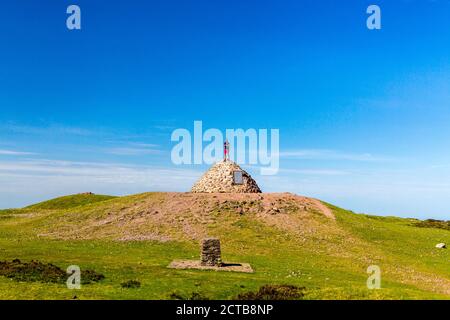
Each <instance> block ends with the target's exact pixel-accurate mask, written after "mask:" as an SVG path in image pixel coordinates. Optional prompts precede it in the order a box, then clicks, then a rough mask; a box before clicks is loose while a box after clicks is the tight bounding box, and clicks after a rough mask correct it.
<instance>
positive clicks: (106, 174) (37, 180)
mask: <svg viewBox="0 0 450 320" xmlns="http://www.w3.org/2000/svg"><path fill="white" fill-rule="evenodd" d="M201 173H202V172H201V171H196V170H191V169H186V168H184V167H183V168H163V167H156V166H154V167H152V166H138V165H127V164H120V163H95V162H75V161H59V160H37V159H29V160H21V161H2V162H0V208H7V207H20V206H24V205H27V204H30V203H33V202H36V201H42V200H45V199H49V198H53V197H56V196H62V195H67V194H72V193H78V192H85V191H92V192H95V193H104V194H114V195H124V194H133V193H139V192H146V191H188V190H189V189H190V187H191V186H192V184H193V183H194V182H195V181H196V180H197V179H198V178H199V177H200V175H201Z"/></svg>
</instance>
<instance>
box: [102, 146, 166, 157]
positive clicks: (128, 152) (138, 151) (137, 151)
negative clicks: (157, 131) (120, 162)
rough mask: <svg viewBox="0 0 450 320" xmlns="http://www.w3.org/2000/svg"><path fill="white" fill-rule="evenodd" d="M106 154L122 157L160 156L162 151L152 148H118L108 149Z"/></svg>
mask: <svg viewBox="0 0 450 320" xmlns="http://www.w3.org/2000/svg"><path fill="white" fill-rule="evenodd" d="M106 153H109V154H114V155H120V156H141V155H146V154H160V153H161V150H157V149H151V148H131V147H118V148H110V149H107V150H106Z"/></svg>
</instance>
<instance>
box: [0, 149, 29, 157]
mask: <svg viewBox="0 0 450 320" xmlns="http://www.w3.org/2000/svg"><path fill="white" fill-rule="evenodd" d="M31 154H35V153H33V152H23V151H13V150H4V149H0V155H6V156H25V155H31Z"/></svg>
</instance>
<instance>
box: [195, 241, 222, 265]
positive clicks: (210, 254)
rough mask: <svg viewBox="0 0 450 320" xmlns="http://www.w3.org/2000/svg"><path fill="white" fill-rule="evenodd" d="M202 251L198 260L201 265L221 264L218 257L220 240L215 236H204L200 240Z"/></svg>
mask: <svg viewBox="0 0 450 320" xmlns="http://www.w3.org/2000/svg"><path fill="white" fill-rule="evenodd" d="M201 249H202V252H201V255H200V262H201V265H202V266H216V267H220V266H222V259H221V257H220V240H219V239H217V238H206V239H203V241H202V248H201Z"/></svg>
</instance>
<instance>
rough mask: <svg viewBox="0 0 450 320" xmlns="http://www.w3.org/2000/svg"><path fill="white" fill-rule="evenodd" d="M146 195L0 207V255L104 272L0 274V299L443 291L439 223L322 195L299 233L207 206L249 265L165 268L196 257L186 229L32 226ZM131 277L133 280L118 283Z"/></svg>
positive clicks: (443, 236)
mask: <svg viewBox="0 0 450 320" xmlns="http://www.w3.org/2000/svg"><path fill="white" fill-rule="evenodd" d="M70 197H71V198H70ZM74 197H75V198H74ZM97 197H98V196H96V199H99V198H97ZM149 197H154V198H155V199H156V200H155V201H161V200H160V199H159V198H158V197H159V196H158V195H157V194H156V195H155V194H144V195H135V196H130V197H121V198H114V199H112V198H103V201H102V200H99V201H100V202H95V201H87V202H84V201H85V200H81V199H80V197H78V195H77V196H69V198H68V199H64V198H66V197H63V198H58V199H55V200H53V201H48V202H44V203H41V204H39V205H36V206H31V207H28V208H26V209H17V210H0V217H3V218H1V219H0V260H2V261H5V260H12V259H16V258H18V259H20V260H21V261H31V260H38V261H41V262H44V263H52V264H54V265H56V266H59V267H60V268H62V269H63V270H65V269H66V268H67V267H68V266H69V265H79V266H80V268H81V269H82V270H83V269H91V270H95V271H96V272H98V273H101V274H103V275H105V279H104V280H102V281H100V282H98V283H93V284H87V285H82V288H81V289H80V290H69V289H67V288H66V286H65V285H63V284H51V283H41V282H18V281H14V280H11V279H8V278H6V277H1V276H0V299H71V298H73V296H77V298H79V299H169V298H174V297H184V298H189V297H204V298H209V299H231V298H235V297H237V296H238V295H239V294H245V293H246V292H250V291H251V292H258V290H259V289H260V288H261V287H262V286H264V285H268V284H271V285H293V286H297V287H304V288H305V289H304V291H302V292H303V293H304V296H302V298H303V299H449V298H450V293H449V292H450V287H449V284H450V268H449V262H450V254H449V250H448V249H447V250H446V249H436V248H434V245H435V244H436V243H438V242H445V243H450V232H449V231H448V230H444V229H435V228H419V227H415V226H413V225H412V223H413V220H412V219H400V218H394V217H389V218H383V217H375V218H374V217H371V216H367V215H360V214H354V213H351V212H349V211H346V210H343V209H340V208H337V207H333V206H331V205H330V208H332V210H333V212H334V213H335V215H336V221H329V219H326V218H324V217H321V216H320V215H317V214H311V216H310V217H309V218H308V219H311V221H313V222H317V223H320V224H319V227H320V228H322V227H323V229H318V231H317V232H315V233H314V232H313V233H311V234H308V235H306V236H305V235H303V236H299V235H297V234H296V233H293V232H287V231H286V230H280V229H279V228H277V227H273V226H270V225H267V224H264V223H262V222H261V221H259V220H257V219H256V217H255V216H253V215H243V216H240V215H237V214H235V213H232V212H222V213H220V214H215V215H214V221H213V222H211V223H210V224H209V225H208V226H207V229H208V234H209V235H213V236H218V237H220V238H221V242H222V254H223V260H224V261H231V262H248V263H250V264H251V265H252V267H253V268H254V270H255V273H253V274H246V273H235V272H216V271H197V270H176V269H169V268H167V265H168V264H169V263H170V262H171V261H172V260H174V259H198V256H199V245H198V241H197V240H194V239H191V238H190V237H189V234H186V238H185V239H181V240H177V241H167V242H156V241H129V242H120V241H113V240H110V239H108V238H105V239H97V240H82V239H80V240H77V239H71V240H62V239H51V238H49V237H46V236H42V234H41V233H45V232H47V231H48V230H50V229H52V228H56V227H60V225H61V224H63V223H66V224H71V225H79V226H83V224H84V223H85V222H84V221H83V220H82V218H84V215H86V217H92V216H95V215H98V217H103V216H104V215H107V213H108V212H111V211H112V210H113V208H116V210H119V211H120V210H123V209H124V208H128V207H130V206H131V207H132V206H135V205H137V204H138V203H139V201H141V200H142V199H147V198H149ZM70 199H71V200H70ZM92 199H93V198H91V200H92ZM107 199H109V200H108V201H104V200H107ZM75 203H76V204H77V206H75ZM82 215H83V216H82ZM66 218H67V219H68V220H65V219H66ZM69 218H70V219H69ZM61 221H63V222H61ZM64 221H66V222H64ZM414 221H416V220H414ZM416 222H417V221H416ZM154 227H155V228H157V227H158V226H154ZM165 232H169V233H170V232H171V231H170V230H165ZM371 264H376V265H379V266H380V268H381V272H382V288H381V289H379V290H369V289H367V287H366V280H367V277H368V274H367V273H366V269H367V267H368V266H369V265H371ZM131 280H133V281H139V282H140V286H139V287H135V288H126V287H125V288H124V287H123V286H122V285H121V284H123V283H126V282H129V281H131Z"/></svg>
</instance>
